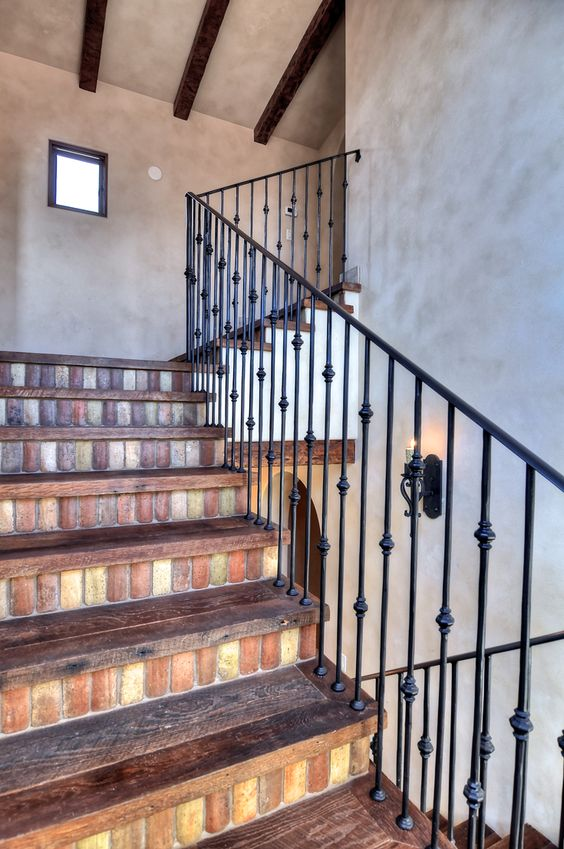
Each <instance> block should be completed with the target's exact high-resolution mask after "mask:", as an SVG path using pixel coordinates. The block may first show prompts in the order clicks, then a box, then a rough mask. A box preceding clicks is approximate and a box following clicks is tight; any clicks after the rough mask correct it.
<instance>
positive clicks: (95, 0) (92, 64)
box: [78, 0, 108, 91]
mask: <svg viewBox="0 0 564 849" xmlns="http://www.w3.org/2000/svg"><path fill="white" fill-rule="evenodd" d="M107 5H108V0H86V14H85V16H84V35H83V37H82V58H81V61H80V75H79V81H78V84H79V86H80V88H83V89H85V90H86V91H96V85H97V83H98V69H99V68H100V56H101V54H102V39H103V37H104V25H105V23H106V7H107Z"/></svg>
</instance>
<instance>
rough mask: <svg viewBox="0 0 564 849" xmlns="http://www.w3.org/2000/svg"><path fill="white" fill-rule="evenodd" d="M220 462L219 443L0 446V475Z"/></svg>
mask: <svg viewBox="0 0 564 849" xmlns="http://www.w3.org/2000/svg"><path fill="white" fill-rule="evenodd" d="M222 461H223V442H222V440H219V439H166V438H165V439H127V438H124V439H115V438H113V439H96V440H85V439H80V440H77V439H73V437H72V432H71V428H69V435H68V437H67V438H66V439H59V440H53V441H49V440H43V441H41V440H14V441H13V442H12V441H10V442H8V441H5V442H2V443H0V472H2V473H4V474H19V473H21V472H24V473H25V472H32V473H33V472H90V471H120V470H124V469H125V470H127V469H129V470H134V469H169V468H194V467H196V466H214V465H216V464H217V463H218V462H222Z"/></svg>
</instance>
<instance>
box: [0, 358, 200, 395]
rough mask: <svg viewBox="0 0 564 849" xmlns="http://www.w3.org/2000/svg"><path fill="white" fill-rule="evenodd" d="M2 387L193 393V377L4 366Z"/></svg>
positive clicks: (0, 367)
mask: <svg viewBox="0 0 564 849" xmlns="http://www.w3.org/2000/svg"><path fill="white" fill-rule="evenodd" d="M0 386H35V387H42V388H49V387H57V388H59V389H67V388H71V389H120V390H121V389H124V390H128V389H130V390H138V391H141V392H148V391H153V392H190V391H192V375H191V374H190V373H189V372H182V371H167V370H162V371H155V370H153V369H151V370H148V369H123V368H107V367H100V368H98V367H94V366H65V365H35V364H30V363H0Z"/></svg>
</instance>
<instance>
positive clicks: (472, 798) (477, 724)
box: [464, 430, 495, 849]
mask: <svg viewBox="0 0 564 849" xmlns="http://www.w3.org/2000/svg"><path fill="white" fill-rule="evenodd" d="M491 443H492V440H491V435H490V434H489V433H488V432H487V431H485V430H484V431H483V449H482V482H481V511H480V521H479V523H478V529H477V530H476V532H475V534H474V536H475V537H476V539H477V540H478V548H479V549H480V576H479V583H478V628H477V636H476V667H475V679H474V719H473V727H472V757H471V764H470V776H469V778H468V781H467V782H466V785H465V787H464V795H465V797H466V801H467V803H468V809H469V813H468V849H474V843H475V842H476V818H477V814H478V810H479V808H480V805H481V803H482V800H483V798H484V791H483V789H482V785H481V783H480V777H479V769H480V731H481V726H482V706H483V691H484V662H485V648H486V609H487V597H488V562H489V553H490V550H491V547H492V542H493V540H494V539H495V534H494V532H493V530H492V523H491V522H490V488H491Z"/></svg>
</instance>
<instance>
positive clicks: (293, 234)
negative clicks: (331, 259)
mask: <svg viewBox="0 0 564 849" xmlns="http://www.w3.org/2000/svg"><path fill="white" fill-rule="evenodd" d="M297 200H298V199H297V197H296V169H294V170H293V171H292V196H291V198H290V208H291V210H292V225H291V230H290V233H291V241H290V265H291V266H292V268H295V267H296V263H295V246H296V203H297ZM298 316H299V313H296V321H297V319H298Z"/></svg>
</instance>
